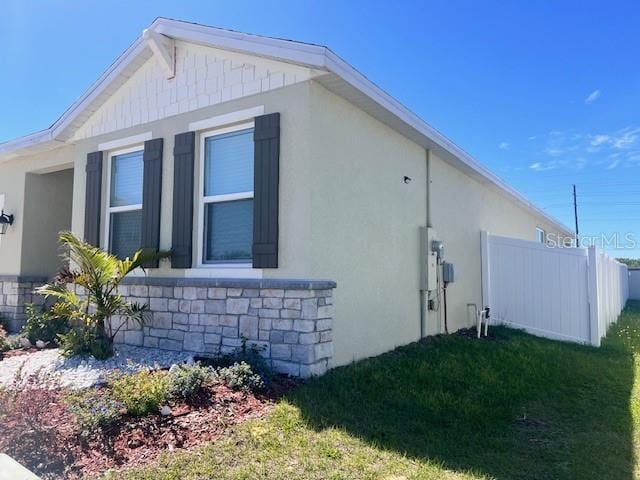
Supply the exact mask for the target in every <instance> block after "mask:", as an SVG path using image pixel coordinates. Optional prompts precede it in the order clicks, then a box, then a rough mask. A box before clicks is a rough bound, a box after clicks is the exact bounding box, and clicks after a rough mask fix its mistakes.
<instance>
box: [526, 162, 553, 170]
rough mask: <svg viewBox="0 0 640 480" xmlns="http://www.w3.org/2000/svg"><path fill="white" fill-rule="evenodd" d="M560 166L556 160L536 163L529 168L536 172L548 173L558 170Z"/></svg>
mask: <svg viewBox="0 0 640 480" xmlns="http://www.w3.org/2000/svg"><path fill="white" fill-rule="evenodd" d="M558 166H559V164H558V162H556V161H555V160H551V161H550V162H535V163H532V164H531V165H529V168H530V169H531V170H533V171H534V172H546V171H547V170H554V169H556V168H558Z"/></svg>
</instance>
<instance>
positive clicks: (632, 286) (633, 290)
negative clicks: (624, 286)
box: [629, 268, 640, 300]
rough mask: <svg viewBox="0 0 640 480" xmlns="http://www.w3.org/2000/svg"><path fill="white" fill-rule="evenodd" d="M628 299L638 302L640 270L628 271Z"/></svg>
mask: <svg viewBox="0 0 640 480" xmlns="http://www.w3.org/2000/svg"><path fill="white" fill-rule="evenodd" d="M629 298H630V299H631V300H640V268H631V269H630V270H629Z"/></svg>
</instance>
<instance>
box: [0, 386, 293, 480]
mask: <svg viewBox="0 0 640 480" xmlns="http://www.w3.org/2000/svg"><path fill="white" fill-rule="evenodd" d="M294 385H295V382H293V381H290V380H286V379H279V380H278V381H276V382H274V388H272V390H271V391H270V392H269V394H267V395H259V396H256V395H252V394H247V393H244V392H236V391H233V390H231V389H229V388H228V387H226V386H224V385H211V386H206V387H205V388H203V390H202V391H201V392H200V394H199V395H198V396H197V398H196V399H194V400H192V401H190V402H185V403H179V404H171V415H170V416H167V417H163V416H161V415H159V414H158V415H150V416H146V417H139V418H136V417H130V416H125V417H123V418H122V420H121V421H120V422H118V423H117V424H115V425H113V426H111V427H109V428H108V429H105V430H104V431H103V432H102V433H101V434H100V435H98V436H96V437H94V438H91V439H89V440H83V439H82V438H81V436H80V435H79V431H78V428H77V427H76V425H75V421H74V418H73V416H72V415H71V413H70V412H69V410H68V408H67V406H66V404H65V403H64V400H63V397H64V394H65V392H63V391H51V390H44V389H37V388H32V389H29V390H24V391H22V392H19V393H9V392H4V393H2V392H0V452H4V453H7V454H8V455H9V456H11V457H13V458H14V459H16V460H17V461H19V462H20V463H22V464H23V465H25V466H27V468H29V469H30V470H32V471H33V472H34V473H36V474H37V475H40V476H41V477H42V478H45V479H54V478H65V479H70V480H75V479H80V478H83V477H85V476H86V477H94V476H99V475H100V474H102V473H104V472H105V471H106V470H108V469H111V468H116V469H121V468H128V467H132V466H136V465H141V464H146V463H148V462H149V461H151V460H153V459H154V458H155V457H156V456H157V455H158V454H159V453H161V452H164V451H172V450H177V449H189V448H192V447H194V446H197V445H200V444H202V443H204V442H208V441H212V440H216V439H218V438H220V437H221V436H223V435H224V434H225V433H226V432H228V429H229V427H230V426H232V425H235V424H237V423H240V422H243V421H245V420H247V419H250V418H256V417H260V416H262V415H264V414H265V412H267V411H268V410H269V409H270V408H271V406H272V405H273V403H274V400H275V399H276V398H278V397H279V396H281V394H283V393H284V392H286V391H288V390H290V389H291V388H292V387H293V386H294Z"/></svg>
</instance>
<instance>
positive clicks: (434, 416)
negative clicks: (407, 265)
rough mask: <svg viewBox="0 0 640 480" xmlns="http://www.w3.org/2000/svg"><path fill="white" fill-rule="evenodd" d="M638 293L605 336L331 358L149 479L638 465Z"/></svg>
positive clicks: (518, 336) (504, 474)
mask: <svg viewBox="0 0 640 480" xmlns="http://www.w3.org/2000/svg"><path fill="white" fill-rule="evenodd" d="M636 352H640V302H636V303H630V305H629V307H628V309H627V310H626V311H625V313H624V314H623V315H622V317H621V319H620V321H619V322H618V324H617V325H616V326H615V327H614V328H613V330H612V331H611V332H610V333H609V338H608V340H607V341H605V342H604V344H603V346H602V348H600V349H594V348H590V347H582V346H578V345H571V344H564V343H558V342H552V341H546V340H542V339H537V338H534V337H531V336H528V335H525V334H522V333H519V332H517V331H512V330H507V329H502V328H495V329H493V338H492V339H491V340H482V341H478V340H476V339H472V338H465V337H462V336H455V335H454V336H448V337H440V338H435V339H430V340H428V341H424V342H420V343H416V344H412V345H409V346H407V347H403V348H400V349H398V350H396V351H394V352H392V353H389V354H386V355H382V356H380V357H377V358H374V359H370V360H366V361H363V362H359V363H357V364H355V365H352V366H349V367H345V368H339V369H336V370H333V371H332V372H330V373H329V374H328V375H326V376H324V377H322V378H320V379H316V380H314V381H312V382H309V383H308V384H307V385H304V386H302V387H300V388H298V389H297V390H296V391H294V392H293V393H292V394H291V395H289V397H288V398H287V399H286V400H284V401H282V402H281V403H280V404H279V405H278V406H277V407H276V408H275V410H274V412H273V413H272V414H271V415H270V416H269V417H268V418H266V419H263V420H255V421H251V422H247V423H245V424H243V425H240V426H238V427H237V428H236V429H235V430H234V431H233V434H232V435H231V436H230V437H229V438H227V439H225V440H223V441H219V442H216V443H213V444H211V445H208V446H205V447H204V448H202V449H200V450H198V451H196V452H191V453H181V454H173V455H167V456H165V457H163V458H162V459H161V460H160V461H159V462H158V463H156V464H154V465H150V466H148V467H146V468H144V469H139V470H134V471H129V472H127V473H123V474H120V475H119V476H114V478H121V479H126V480H133V479H145V480H147V479H148V480H151V479H153V480H162V479H193V480H196V479H198V480H203V479H214V478H215V479H218V478H220V479H253V478H273V479H288V480H292V479H374V478H375V479H377V478H381V479H389V480H391V479H395V480H398V479H411V478H427V479H429V478H433V479H436V478H437V479H480V478H496V479H531V480H533V479H535V480H541V479H594V480H595V479H597V480H602V479H616V480H624V479H631V478H640V476H639V475H638V473H639V471H640V470H639V469H638V468H637V467H636V462H635V454H636V449H637V448H638V447H637V445H638V433H637V432H638V428H637V427H638V422H639V419H640V408H639V405H640V402H639V399H638V395H639V394H638V386H637V385H636V383H635V376H636V372H637V371H638V370H639V367H640V357H638V356H637V355H636Z"/></svg>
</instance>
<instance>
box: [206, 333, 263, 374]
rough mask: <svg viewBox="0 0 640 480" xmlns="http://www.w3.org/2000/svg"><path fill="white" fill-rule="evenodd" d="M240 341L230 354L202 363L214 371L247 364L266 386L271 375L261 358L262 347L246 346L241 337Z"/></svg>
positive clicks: (244, 339) (245, 341)
mask: <svg viewBox="0 0 640 480" xmlns="http://www.w3.org/2000/svg"><path fill="white" fill-rule="evenodd" d="M241 340H242V345H241V346H240V347H239V348H237V349H236V350H235V351H233V352H232V353H227V354H225V355H221V356H219V357H216V358H210V359H209V358H208V359H202V360H203V363H205V365H210V366H211V367H213V368H214V369H219V368H223V367H230V366H232V365H234V364H236V363H242V362H244V363H247V364H249V365H250V366H251V369H252V370H253V371H254V372H255V373H257V374H259V375H260V376H261V377H262V380H263V381H264V382H265V385H268V384H269V382H270V380H271V377H272V376H273V373H272V371H271V369H270V368H269V366H268V365H267V362H266V360H265V359H264V357H263V356H262V351H263V350H264V347H260V346H258V345H255V344H251V345H250V346H247V339H246V338H245V337H241Z"/></svg>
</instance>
